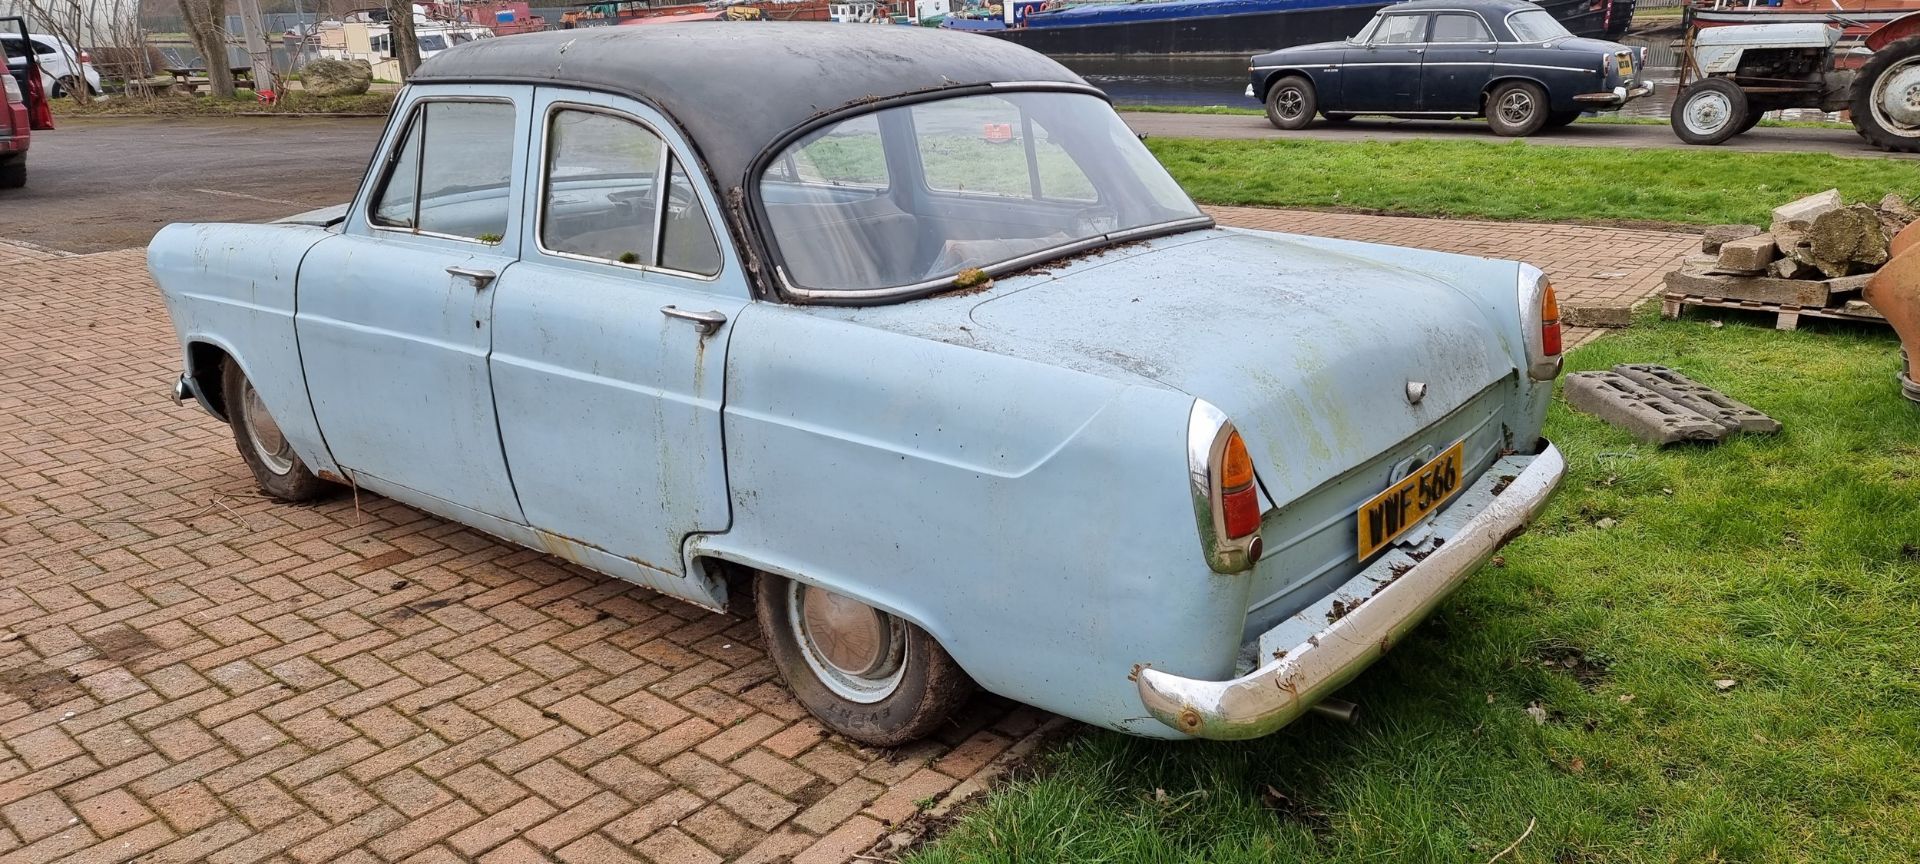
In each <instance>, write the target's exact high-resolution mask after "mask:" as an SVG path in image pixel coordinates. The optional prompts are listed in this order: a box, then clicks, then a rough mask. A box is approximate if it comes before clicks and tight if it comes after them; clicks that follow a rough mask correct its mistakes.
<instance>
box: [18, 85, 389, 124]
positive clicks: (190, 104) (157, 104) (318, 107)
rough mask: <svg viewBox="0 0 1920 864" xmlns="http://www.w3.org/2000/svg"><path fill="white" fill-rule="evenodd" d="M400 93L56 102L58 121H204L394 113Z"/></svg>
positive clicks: (295, 92)
mask: <svg viewBox="0 0 1920 864" xmlns="http://www.w3.org/2000/svg"><path fill="white" fill-rule="evenodd" d="M396 95H398V94H397V93H392V92H387V93H380V92H374V93H363V94H361V95H359V96H308V95H307V94H305V93H303V92H301V91H299V90H293V91H289V92H287V93H286V94H284V95H282V96H281V97H280V100H279V101H278V102H277V103H275V104H273V105H262V104H260V100H259V99H258V98H257V97H256V96H254V94H253V91H251V90H241V91H239V95H237V96H235V97H234V98H232V99H215V98H213V97H211V96H206V95H200V96H162V97H157V98H153V99H128V98H124V97H109V98H97V99H94V100H93V102H92V103H90V104H87V105H80V104H78V103H75V102H74V101H73V100H72V99H55V100H54V101H53V113H54V117H55V118H56V119H59V118H64V117H128V116H139V117H204V116H216V117H217V116H227V115H233V114H377V115H385V114H386V113H387V112H388V111H391V110H392V109H393V98H394V96H396Z"/></svg>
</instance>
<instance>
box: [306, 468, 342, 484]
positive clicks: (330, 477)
mask: <svg viewBox="0 0 1920 864" xmlns="http://www.w3.org/2000/svg"><path fill="white" fill-rule="evenodd" d="M313 476H315V477H318V478H320V479H322V480H325V481H327V482H328V483H339V484H340V485H342V486H346V485H349V484H348V483H347V478H345V477H342V476H340V475H338V474H335V473H333V472H332V471H328V470H325V469H321V470H319V471H315V472H313Z"/></svg>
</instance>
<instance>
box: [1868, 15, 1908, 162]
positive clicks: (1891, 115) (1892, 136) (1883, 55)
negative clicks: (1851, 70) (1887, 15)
mask: <svg viewBox="0 0 1920 864" xmlns="http://www.w3.org/2000/svg"><path fill="white" fill-rule="evenodd" d="M1851 107H1852V108H1853V127H1854V129H1856V130H1858V131H1859V133H1860V137H1862V138H1865V139H1867V141H1869V142H1871V143H1872V144H1873V146H1875V147H1879V148H1881V149H1883V150H1892V151H1895V152H1898V153H1920V36H1913V37H1909V38H1906V39H1902V40H1900V41H1898V42H1895V43H1893V44H1892V45H1888V46H1887V47H1885V48H1882V49H1881V50H1879V51H1875V52H1873V56H1872V57H1870V58H1868V59H1867V62H1866V64H1865V65H1863V66H1861V67H1860V74H1859V76H1858V77H1856V78H1854V79H1853V101H1852V106H1851Z"/></svg>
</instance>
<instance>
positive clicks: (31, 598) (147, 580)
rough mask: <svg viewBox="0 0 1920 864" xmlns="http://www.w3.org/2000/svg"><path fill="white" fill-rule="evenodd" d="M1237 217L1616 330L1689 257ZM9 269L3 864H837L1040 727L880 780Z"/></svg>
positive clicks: (111, 304) (699, 649) (700, 625)
mask: <svg viewBox="0 0 1920 864" xmlns="http://www.w3.org/2000/svg"><path fill="white" fill-rule="evenodd" d="M1217 212H1219V213H1220V214H1221V215H1222V217H1223V218H1224V219H1225V220H1226V221H1233V222H1241V223H1254V224H1259V225H1261V227H1281V228H1292V229H1296V230H1298V229H1317V230H1322V231H1326V232H1328V233H1341V234H1344V235H1347V236H1355V237H1360V238H1362V239H1381V240H1395V241H1399V242H1405V243H1410V244H1418V245H1428V246H1433V247H1435V248H1450V249H1456V250H1458V251H1472V252H1478V253H1480V254H1490V255H1506V256H1519V257H1525V258H1528V259H1529V260H1533V261H1535V262H1536V263H1540V264H1542V265H1543V266H1546V267H1547V268H1548V269H1549V271H1550V272H1551V271H1555V270H1556V267H1558V268H1559V269H1560V270H1561V271H1565V275H1563V276H1562V281H1561V284H1562V285H1563V289H1564V290H1567V291H1569V292H1570V293H1572V294H1574V295H1576V299H1578V297H1581V296H1588V295H1591V296H1592V297H1602V296H1614V297H1615V299H1614V302H1626V301H1627V299H1628V298H1627V297H1626V295H1632V297H1633V298H1637V297H1639V296H1643V295H1644V294H1645V293H1647V291H1650V290H1651V287H1652V284H1653V279H1654V278H1655V277H1657V273H1655V271H1656V270H1659V269H1662V268H1663V267H1665V266H1668V265H1667V264H1666V263H1665V261H1664V259H1660V258H1659V257H1658V256H1668V257H1671V258H1677V257H1678V256H1679V255H1680V254H1683V253H1684V249H1685V247H1686V246H1688V245H1690V244H1691V243H1692V242H1693V241H1692V239H1691V238H1689V237H1686V236H1684V235H1659V234H1651V233H1650V232H1609V231H1607V230H1606V229H1566V228H1552V227H1548V226H1504V225H1489V224H1486V223H1458V222H1436V221H1431V220H1411V219H1380V218H1377V217H1347V216H1335V217H1330V216H1319V215H1308V214H1298V213H1286V212H1284V211H1244V210H1220V211H1217ZM1643 235H1644V236H1643ZM1610 244H1611V245H1610ZM1621 244H1626V245H1621ZM1633 244H1640V245H1633ZM1623 248H1624V249H1630V250H1631V252H1630V254H1629V255H1628V256H1626V257H1625V258H1624V259H1622V258H1613V257H1609V255H1608V254H1607V250H1608V249H1623ZM1656 262H1657V263H1656ZM0 264H4V265H5V266H4V267H0V864H5V862H12V861H35V862H45V861H57V860H64V861H123V860H129V859H132V858H134V857H136V856H137V857H138V858H139V860H141V861H144V862H162V861H181V862H186V861H203V860H204V861H211V862H217V864H243V862H252V861H262V860H270V859H271V860H292V861H303V862H310V861H323V860H324V861H334V862H340V864H356V862H371V861H461V860H479V861H487V862H496V861H500V862H504V861H535V860H561V861H575V862H619V861H627V860H651V861H656V862H675V864H678V862H712V861H720V860H728V859H736V858H737V859H739V860H745V861H769V860H779V859H782V858H783V857H785V856H792V858H793V860H795V861H803V862H818V861H832V862H837V861H846V860H849V859H850V857H851V856H852V855H853V854H855V853H858V852H861V851H862V850H864V849H867V848H868V847H870V846H871V845H872V844H873V843H874V842H875V841H876V840H878V839H880V838H881V837H882V836H883V835H884V834H886V833H887V831H888V830H889V826H890V825H892V824H897V823H898V822H899V821H900V820H903V819H905V818H907V817H909V816H911V815H912V814H913V813H915V811H916V810H917V809H918V807H919V805H920V802H924V801H927V800H928V799H933V798H937V797H939V796H942V795H943V794H944V795H947V796H949V797H948V799H947V800H953V799H955V798H957V797H961V796H964V795H965V794H968V793H970V792H972V791H976V790H978V789H979V788H980V787H981V785H982V784H983V783H984V781H985V778H986V777H988V776H990V774H991V771H992V770H993V769H994V768H995V767H997V765H998V764H1001V763H1004V762H1005V761H1007V760H1008V759H1010V758H1011V756H1010V754H1012V753H1017V752H1019V750H1021V749H1025V748H1027V747H1030V746H1031V745H1032V743H1033V741H1034V740H1035V739H1034V737H1033V735H1034V734H1035V730H1036V729H1037V728H1040V727H1041V725H1042V723H1043V722H1046V721H1047V720H1048V718H1046V717H1045V715H1042V714H1040V713H1039V712H1036V711H1033V710H1031V709H1026V708H1019V707H1014V706H1010V705H1008V704H1006V703H1004V702H1002V701H999V700H995V699H981V700H977V701H976V702H975V704H974V705H973V706H972V707H971V708H970V709H969V710H968V711H967V712H965V714H964V716H963V717H962V719H961V721H960V722H959V723H957V724H956V725H955V726H954V727H952V728H950V729H949V730H947V731H946V732H944V733H943V734H941V735H939V736H937V738H936V739H935V740H932V741H928V742H924V743H922V744H920V745H916V746H913V747H909V748H904V749H901V750H897V751H892V752H878V751H872V750H863V749H860V748H857V747H854V746H851V745H849V744H848V743H847V742H844V741H842V740H838V739H836V738H833V737H829V736H824V735H822V733H821V730H820V728H819V727H818V726H816V725H815V724H814V723H813V722H812V721H810V720H809V719H808V718H807V717H806V715H805V712H803V711H802V710H801V709H800V708H799V707H798V706H796V705H795V703H794V702H792V701H791V700H790V699H789V698H788V697H787V696H786V694H785V692H784V691H783V689H782V688H781V686H780V684H779V683H778V681H777V679H776V678H775V675H774V672H773V669H772V668H771V666H770V665H769V664H768V662H767V661H766V659H765V658H764V657H763V656H762V654H761V652H760V650H759V647H758V634H757V631H756V629H755V626H754V624H753V622H752V621H750V620H745V619H741V618H737V617H733V616H728V615H718V614H712V613H708V612H704V611H701V610H699V609H696V608H694V607H691V606H687V605H684V604H681V603H678V602H676V601H671V600H666V599H663V598H659V597H657V596H654V595H650V594H649V593H647V592H645V591H642V590H640V589H636V588H631V587H629V586H627V585H626V584H624V583H621V582H618V581H614V580H611V579H606V578H602V577H598V576H595V575H592V574H589V573H586V572H584V571H581V570H579V569H576V568H573V567H570V566H568V565H566V564H564V563H562V562H560V561H557V560H556V559H553V558H549V557H546V556H544V555H540V554H537V553H534V552H529V551H526V550H522V549H518V548H514V547H509V546H506V545H503V544H501V543H499V542H496V541H494V540H492V539H491V538H488V537H485V536H482V535H480V534H478V533H476V532H473V531H471V530H468V529H466V528H463V527H461V526H459V525H455V524H451V523H448V522H445V521H443V520H440V519H438V518H435V517H431V516H426V515H423V514H420V513H418V512H415V511H413V510H410V509H408V508H406V507H403V506H400V505H398V504H395V503H393V502H390V501H386V500H384V499H380V498H377V497H374V496H370V495H363V496H361V497H360V498H359V500H358V501H356V500H355V499H354V498H353V497H352V496H349V495H342V496H340V497H337V498H335V499H333V500H331V501H328V502H326V503H324V504H321V505H318V506H288V505H282V504H276V503H273V502H269V501H266V500H263V499H261V498H260V497H259V496H258V495H257V493H256V492H255V491H254V488H253V484H252V481H251V479H250V478H249V477H248V475H247V474H246V471H245V469H244V467H243V466H242V463H241V462H240V460H239V458H238V457H237V456H236V455H235V454H234V450H233V445H232V441H231V439H230V437H229V436H228V434H227V432H226V429H225V428H224V427H222V426H221V425H220V424H218V423H217V422H216V421H214V420H212V419H211V418H209V417H207V416H205V415H204V414H202V413H201V412H200V411H198V410H197V409H195V408H193V407H191V406H189V407H175V406H174V405H172V404H171V403H170V402H169V401H167V399H166V394H167V393H168V392H169V386H170V384H171V383H172V379H173V377H174V376H175V375H176V374H177V372H178V365H177V364H178V355H177V349H176V347H175V345H174V342H173V335H172V331H171V329H170V327H169V326H168V323H167V320H166V315H165V312H164V310H163V308H162V306H161V304H160V301H159V297H158V295H157V294H156V293H155V291H154V289H153V287H152V285H151V284H150V283H149V282H148V281H147V278H146V275H145V268H144V264H143V260H142V253H141V252H140V251H137V250H132V251H126V252H112V253H104V254H100V255H91V256H84V257H73V258H57V259H55V258H47V257H46V256H42V255H38V254H35V253H31V252H26V251H23V250H20V249H18V248H13V247H7V246H5V245H4V244H0ZM1610 273H1620V274H1624V275H1619V276H1609V275H1606V274H1610ZM1650 274H1651V275H1650ZM1615 295H1617V296H1615ZM1563 296H1564V295H1563Z"/></svg>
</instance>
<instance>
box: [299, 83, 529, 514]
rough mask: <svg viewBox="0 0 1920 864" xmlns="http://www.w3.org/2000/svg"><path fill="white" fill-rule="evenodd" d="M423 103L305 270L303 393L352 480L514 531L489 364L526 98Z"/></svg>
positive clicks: (514, 216)
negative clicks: (424, 498)
mask: <svg viewBox="0 0 1920 864" xmlns="http://www.w3.org/2000/svg"><path fill="white" fill-rule="evenodd" d="M415 93H416V97H417V98H415V99H414V100H413V101H412V103H411V104H410V105H409V106H408V108H407V110H406V111H405V112H404V113H398V112H397V113H396V117H400V118H402V119H401V120H399V121H397V122H396V123H395V124H393V128H391V129H389V131H388V134H387V141H386V144H385V147H386V149H384V150H383V151H382V152H383V153H385V154H386V156H385V158H384V159H382V160H380V161H377V162H376V163H375V165H376V168H377V169H378V170H375V171H371V172H369V179H368V180H367V183H368V185H369V189H368V190H366V191H363V193H362V194H361V196H360V197H359V199H358V203H356V204H355V206H354V207H353V209H352V210H351V211H350V212H349V213H348V215H347V222H346V224H345V226H344V227H343V229H342V233H341V235H340V236H338V237H331V238H328V239H326V240H323V241H321V242H320V243H319V244H318V245H316V246H314V247H313V249H312V251H311V252H309V253H307V256H306V258H305V260H303V261H302V262H301V264H300V276H299V311H298V313H297V315H296V317H295V331H296V333H297V334H298V337H299V340H300V355H301V359H302V365H303V367H304V369H305V371H306V378H307V390H308V392H309V393H310V394H311V395H312V398H313V411H314V415H315V417H316V418H317V419H318V420H319V421H320V432H321V436H322V437H323V438H324V439H325V440H326V444H327V449H328V450H329V451H331V452H332V454H333V458H334V461H335V462H336V463H338V464H339V465H340V466H341V467H342V468H344V469H346V470H347V471H348V472H349V473H351V474H352V475H354V477H355V478H356V479H358V478H363V477H371V478H374V479H377V480H381V481H385V482H386V483H388V484H393V485H396V486H401V487H405V488H406V489H409V490H412V491H414V492H418V493H423V494H425V495H428V496H431V497H434V498H438V499H440V500H442V501H445V502H448V503H451V504H454V505H456V506H458V507H461V508H465V509H468V510H473V511H477V512H480V513H484V514H486V515H489V516H494V517H498V518H501V519H505V520H508V521H512V522H518V521H520V515H521V514H520V506H519V504H518V502H517V501H516V500H515V497H514V492H513V484H512V482H511V480H510V479H509V478H508V476H507V465H506V460H505V459H504V458H503V456H502V453H501V448H500V433H499V429H498V424H497V421H496V418H495V414H494V402H493V393H492V389H491V383H490V382H489V380H488V375H487V354H488V351H489V349H490V347H491V342H492V338H493V312H492V307H493V298H494V293H495V292H496V291H497V290H498V282H499V280H500V278H501V277H504V276H506V275H507V274H508V273H510V272H511V269H512V266H513V262H514V259H515V257H516V256H517V254H518V248H517V247H518V232H517V230H515V229H514V228H513V227H510V226H515V225H517V224H518V221H519V218H520V195H519V194H518V193H519V189H520V182H519V180H518V178H519V177H520V174H521V170H520V163H521V162H523V161H524V156H523V155H522V154H524V153H525V152H526V148H527V144H526V142H527V128H528V125H529V123H528V121H529V116H530V115H529V112H530V110H531V105H530V103H531V101H532V98H533V88H531V87H487V88H485V89H484V92H480V91H477V90H472V89H468V88H457V87H455V88H449V87H436V88H432V89H431V90H430V91H426V90H417V91H415ZM427 93H431V94H432V95H425V94H427Z"/></svg>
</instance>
